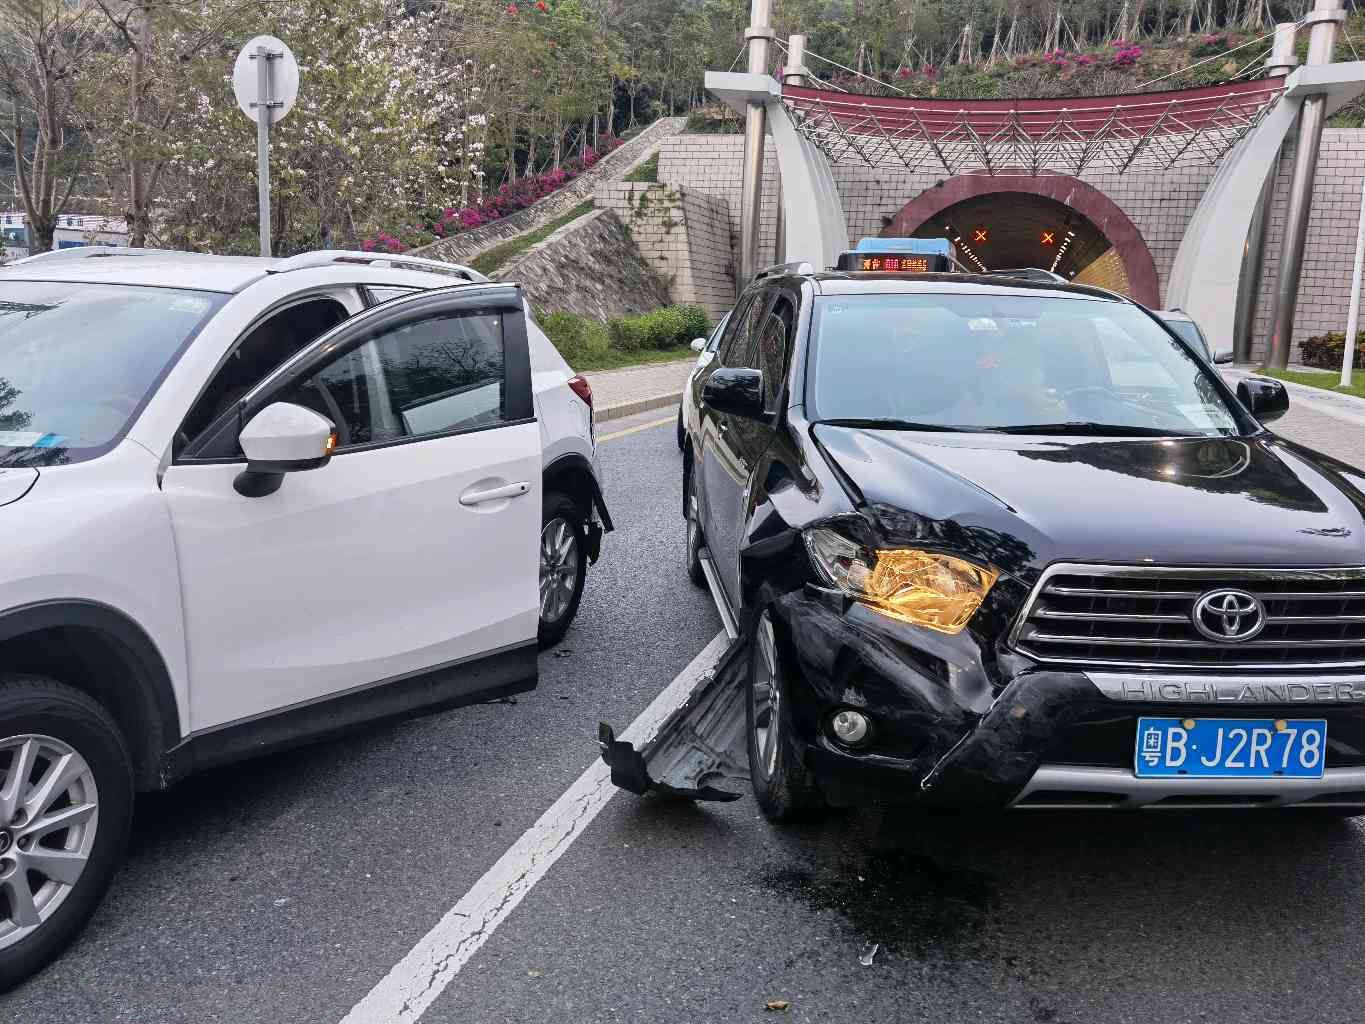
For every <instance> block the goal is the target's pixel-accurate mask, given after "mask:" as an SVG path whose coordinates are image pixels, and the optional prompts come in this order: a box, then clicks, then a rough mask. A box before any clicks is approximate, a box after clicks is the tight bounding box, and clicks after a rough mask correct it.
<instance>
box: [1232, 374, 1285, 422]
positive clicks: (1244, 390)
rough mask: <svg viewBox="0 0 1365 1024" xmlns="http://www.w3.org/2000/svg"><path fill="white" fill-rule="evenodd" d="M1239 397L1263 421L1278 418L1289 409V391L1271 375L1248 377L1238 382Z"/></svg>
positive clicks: (1252, 413)
mask: <svg viewBox="0 0 1365 1024" xmlns="http://www.w3.org/2000/svg"><path fill="white" fill-rule="evenodd" d="M1237 398H1238V399H1239V400H1240V401H1241V403H1242V404H1243V405H1245V406H1246V407H1247V409H1248V410H1250V412H1251V415H1253V416H1255V417H1256V419H1258V420H1259V421H1260V422H1262V423H1269V422H1270V421H1271V420H1277V419H1279V418H1280V417H1281V416H1283V415H1284V414H1285V413H1286V412H1288V411H1289V392H1288V390H1286V388H1285V386H1284V385H1283V384H1281V383H1280V382H1279V381H1277V380H1271V379H1270V378H1269V377H1248V378H1246V379H1245V380H1240V381H1238V382H1237Z"/></svg>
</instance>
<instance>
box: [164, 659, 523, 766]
mask: <svg viewBox="0 0 1365 1024" xmlns="http://www.w3.org/2000/svg"><path fill="white" fill-rule="evenodd" d="M537 650H538V648H537V645H536V643H535V642H534V641H532V642H530V643H527V644H519V645H517V646H515V647H509V648H504V649H502V650H500V651H494V652H493V653H491V654H485V655H479V656H477V657H475V658H469V659H464V660H461V661H455V662H449V663H447V664H445V665H438V666H436V667H435V668H431V669H423V670H421V671H419V672H412V673H408V674H406V675H402V676H396V677H393V678H391V679H385V680H382V681H380V682H377V683H370V684H367V685H364V686H360V687H357V688H355V689H352V690H349V691H346V692H344V693H341V694H333V695H328V696H326V697H320V698H318V699H317V700H313V701H309V702H307V703H304V704H296V705H294V706H292V707H289V708H284V709H282V710H280V711H275V712H271V713H268V714H265V715H257V716H253V717H251V718H247V719H242V720H240V721H237V722H229V723H227V724H225V725H221V726H215V727H214V728H212V729H208V730H205V731H203V732H198V733H195V734H194V735H192V736H190V737H189V738H188V739H187V740H186V741H185V742H184V743H182V744H180V745H179V746H177V747H176V748H175V749H174V750H170V751H168V752H167V754H166V758H165V765H164V768H163V772H164V774H165V776H166V779H167V781H168V782H174V781H175V780H177V779H181V778H184V777H185V776H187V775H190V774H192V773H194V772H198V771H202V770H203V769H205V768H212V767H215V766H218V765H224V764H230V763H231V762H233V761H240V760H243V759H245V758H248V757H256V756H259V755H262V754H270V753H274V752H276V751H280V750H287V749H289V748H291V747H297V746H301V745H303V744H305V743H315V742H319V741H322V740H326V739H331V738H335V737H337V736H341V735H343V734H345V733H348V732H351V731H353V730H354V729H356V728H358V727H359V726H362V725H369V724H374V723H378V722H386V721H397V720H400V719H404V718H411V717H414V716H416V715H422V714H429V713H431V712H434V711H442V710H446V709H449V708H456V707H461V706H463V705H466V704H476V703H478V702H480V701H485V700H490V699H492V698H495V697H501V696H507V695H509V694H513V693H524V692H526V691H527V690H534V689H535V687H536V683H537V682H538V678H539V677H538V668H537V663H536V654H537Z"/></svg>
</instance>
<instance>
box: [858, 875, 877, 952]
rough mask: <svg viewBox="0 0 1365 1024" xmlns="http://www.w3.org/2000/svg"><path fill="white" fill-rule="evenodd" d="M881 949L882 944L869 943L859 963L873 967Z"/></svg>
mask: <svg viewBox="0 0 1365 1024" xmlns="http://www.w3.org/2000/svg"><path fill="white" fill-rule="evenodd" d="M859 881H861V879H859ZM881 948H882V944H881V943H880V942H869V943H868V944H867V946H866V947H865V948H864V949H863V954H862V956H860V957H858V963H860V964H862V965H863V966H864V967H871V966H872V961H873V960H874V959H875V958H876V956H877V950H879V949H881Z"/></svg>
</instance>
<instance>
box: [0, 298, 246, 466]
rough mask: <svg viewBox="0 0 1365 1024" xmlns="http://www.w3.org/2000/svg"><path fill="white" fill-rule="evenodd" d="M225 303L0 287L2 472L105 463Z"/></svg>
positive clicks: (220, 300)
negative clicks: (10, 468)
mask: <svg viewBox="0 0 1365 1024" xmlns="http://www.w3.org/2000/svg"><path fill="white" fill-rule="evenodd" d="M228 298H229V296H227V295H223V294H219V293H217V292H201V291H191V290H188V289H177V288H153V287H135V286H132V285H110V284H79V283H68V282H59V281H3V282H0V466H57V465H64V464H66V463H70V462H79V461H82V460H84V459H91V458H94V457H96V456H98V455H101V454H103V453H104V452H106V451H108V450H109V449H110V448H112V447H113V446H114V445H115V444H116V443H117V442H118V440H119V439H120V438H121V437H123V435H124V434H125V433H126V432H127V430H128V428H129V426H130V425H131V424H132V422H133V420H134V418H135V417H136V416H137V414H138V413H139V412H140V411H141V410H142V407H143V406H144V405H145V404H146V402H147V400H148V399H149V398H150V397H151V395H152V394H153V392H155V390H156V388H157V386H158V385H159V384H160V382H161V380H162V379H163V378H164V377H165V375H166V374H167V373H168V372H169V371H170V369H171V367H172V366H174V365H175V362H176V360H177V359H179V358H180V355H181V353H183V352H184V351H185V349H186V348H188V347H189V344H190V342H191V341H192V340H193V339H194V337H195V335H196V334H198V333H199V331H200V329H201V328H202V327H203V326H204V324H205V323H207V322H208V320H209V318H210V317H212V316H213V314H214V313H215V312H217V310H218V309H219V308H220V307H221V306H222V305H223V303H224V302H226V301H227V299H228Z"/></svg>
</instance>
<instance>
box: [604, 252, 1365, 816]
mask: <svg viewBox="0 0 1365 1024" xmlns="http://www.w3.org/2000/svg"><path fill="white" fill-rule="evenodd" d="M800 269H801V270H805V269H806V268H804V267H802V268H800ZM795 270H796V268H779V269H777V270H775V271H773V272H769V273H767V274H765V275H763V276H761V277H760V278H759V279H757V280H756V282H755V284H754V285H753V286H751V287H750V288H749V289H748V290H747V291H746V293H745V294H744V296H743V297H742V299H741V301H740V303H739V305H738V306H737V307H736V309H735V312H734V315H733V316H731V318H730V322H729V324H728V326H727V330H726V335H725V337H724V339H723V341H722V343H721V346H720V350H719V355H718V358H716V359H715V360H714V361H713V362H712V363H711V365H710V366H708V367H707V368H706V369H705V370H703V371H702V372H701V373H700V374H699V375H698V377H697V379H696V381H695V382H694V385H693V386H694V387H695V388H697V389H698V395H699V398H700V402H699V409H700V414H699V415H698V416H697V417H696V419H695V422H693V423H692V425H691V430H690V432H689V436H688V437H687V439H686V440H687V443H686V448H685V453H684V482H683V494H684V509H685V515H686V520H687V536H688V557H689V571H690V572H691V575H692V578H693V580H694V581H696V582H698V583H709V585H710V586H711V588H712V590H713V592H714V593H715V594H716V595H717V598H718V604H720V605H721V607H722V609H723V612H724V614H726V615H727V616H728V617H729V619H730V622H729V624H730V625H731V626H732V628H733V633H734V635H735V636H736V637H738V640H737V641H736V642H735V643H734V644H733V646H732V647H731V649H730V650H729V651H728V652H727V655H726V656H725V657H724V658H722V660H721V663H720V665H719V667H718V668H717V670H716V672H715V673H714V674H713V675H712V676H711V677H710V678H708V679H706V680H705V681H704V683H703V685H701V686H699V687H698V688H697V690H696V691H695V692H694V693H693V694H692V696H691V698H690V700H689V701H688V703H687V705H686V706H685V707H683V708H682V709H681V710H680V711H679V712H677V713H676V714H675V715H674V716H673V717H672V718H671V719H670V720H669V721H668V722H666V723H665V725H664V726H663V728H662V729H661V730H660V732H659V734H658V736H657V737H656V738H655V739H653V740H652V741H651V742H650V743H648V744H646V745H645V746H644V747H643V748H642V749H641V750H639V751H637V750H635V749H634V748H633V747H631V746H630V745H629V744H626V743H621V742H618V741H616V740H615V738H614V737H613V736H612V734H611V731H610V730H609V729H607V728H606V727H605V726H604V727H603V736H602V739H603V743H604V757H605V758H606V760H607V761H608V763H609V764H611V765H612V768H613V777H614V779H615V781H616V782H617V783H618V785H622V786H625V787H628V788H630V789H633V790H636V791H639V792H643V791H645V790H648V789H660V790H664V791H669V792H676V793H683V794H687V795H691V796H695V797H709V798H714V799H727V798H733V797H734V796H735V795H737V788H738V787H736V786H735V785H733V784H732V783H733V780H736V779H738V778H741V777H743V776H745V775H747V776H748V777H749V779H750V780H751V782H752V786H753V790H754V793H755V795H756V797H757V799H758V801H759V803H760V804H761V806H762V808H763V810H764V811H765V812H766V813H767V814H768V815H769V817H772V818H774V819H778V820H780V819H785V818H789V817H791V816H794V815H797V814H800V813H803V812H807V811H810V810H813V809H815V808H818V807H821V806H826V805H848V804H859V803H866V802H873V801H876V802H890V801H894V802H900V801H920V802H945V803H949V804H955V805H979V806H997V807H1006V806H1013V807H1052V808H1056V807H1120V806H1122V807H1156V806H1160V807H1172V806H1183V807H1194V806H1198V807H1208V806H1235V807H1267V806H1296V807H1316V808H1319V809H1322V810H1328V809H1332V810H1331V813H1360V812H1365V521H1362V514H1363V513H1365V497H1362V487H1365V475H1362V473H1361V472H1360V471H1359V470H1356V469H1355V468H1353V467H1351V466H1348V465H1346V464H1344V463H1341V462H1339V461H1336V460H1334V459H1331V458H1328V457H1326V456H1324V455H1321V454H1318V453H1316V452H1313V451H1310V450H1308V449H1306V448H1304V447H1302V446H1300V445H1297V444H1293V443H1291V442H1289V441H1286V440H1284V439H1283V438H1281V437H1279V436H1277V435H1275V434H1272V433H1270V432H1268V431H1267V430H1265V429H1264V427H1263V426H1262V424H1264V423H1266V422H1268V421H1270V420H1273V419H1274V418H1276V417H1278V416H1280V415H1282V414H1283V413H1284V411H1285V410H1286V408H1287V406H1288V397H1287V394H1286V391H1285V389H1284V388H1283V386H1282V385H1280V384H1279V383H1278V382H1275V381H1271V380H1266V379H1258V378H1250V379H1246V380H1244V381H1242V382H1241V383H1239V384H1238V386H1237V391H1236V393H1234V392H1233V391H1232V390H1231V389H1230V388H1229V387H1228V386H1227V385H1226V384H1225V383H1224V382H1223V381H1222V379H1221V378H1220V377H1219V376H1218V375H1217V374H1216V372H1215V371H1214V370H1213V368H1212V367H1211V366H1210V365H1208V364H1207V362H1206V361H1205V360H1204V359H1201V358H1200V357H1199V354H1198V353H1196V352H1194V351H1192V350H1191V349H1190V348H1189V346H1188V345H1187V344H1186V343H1185V342H1184V341H1182V340H1181V339H1180V338H1178V337H1176V336H1175V335H1173V334H1172V333H1170V332H1169V331H1168V330H1167V329H1166V328H1165V327H1164V326H1163V325H1162V324H1161V323H1160V321H1158V320H1157V319H1156V318H1155V317H1153V316H1152V315H1151V314H1150V313H1148V312H1147V311H1146V310H1145V309H1143V308H1142V307H1141V306H1139V305H1136V304H1135V303H1133V302H1131V301H1128V300H1127V299H1124V298H1122V297H1120V296H1117V295H1115V294H1112V293H1109V292H1106V291H1101V290H1098V289H1092V288H1084V287H1077V286H1065V285H1052V284H1032V283H1024V282H1011V283H1006V282H1003V281H1001V280H1000V279H998V278H991V279H987V278H973V277H970V276H965V275H921V276H919V277H909V276H902V277H885V276H882V277H873V276H869V275H862V274H843V273H809V272H805V273H801V272H795Z"/></svg>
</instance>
